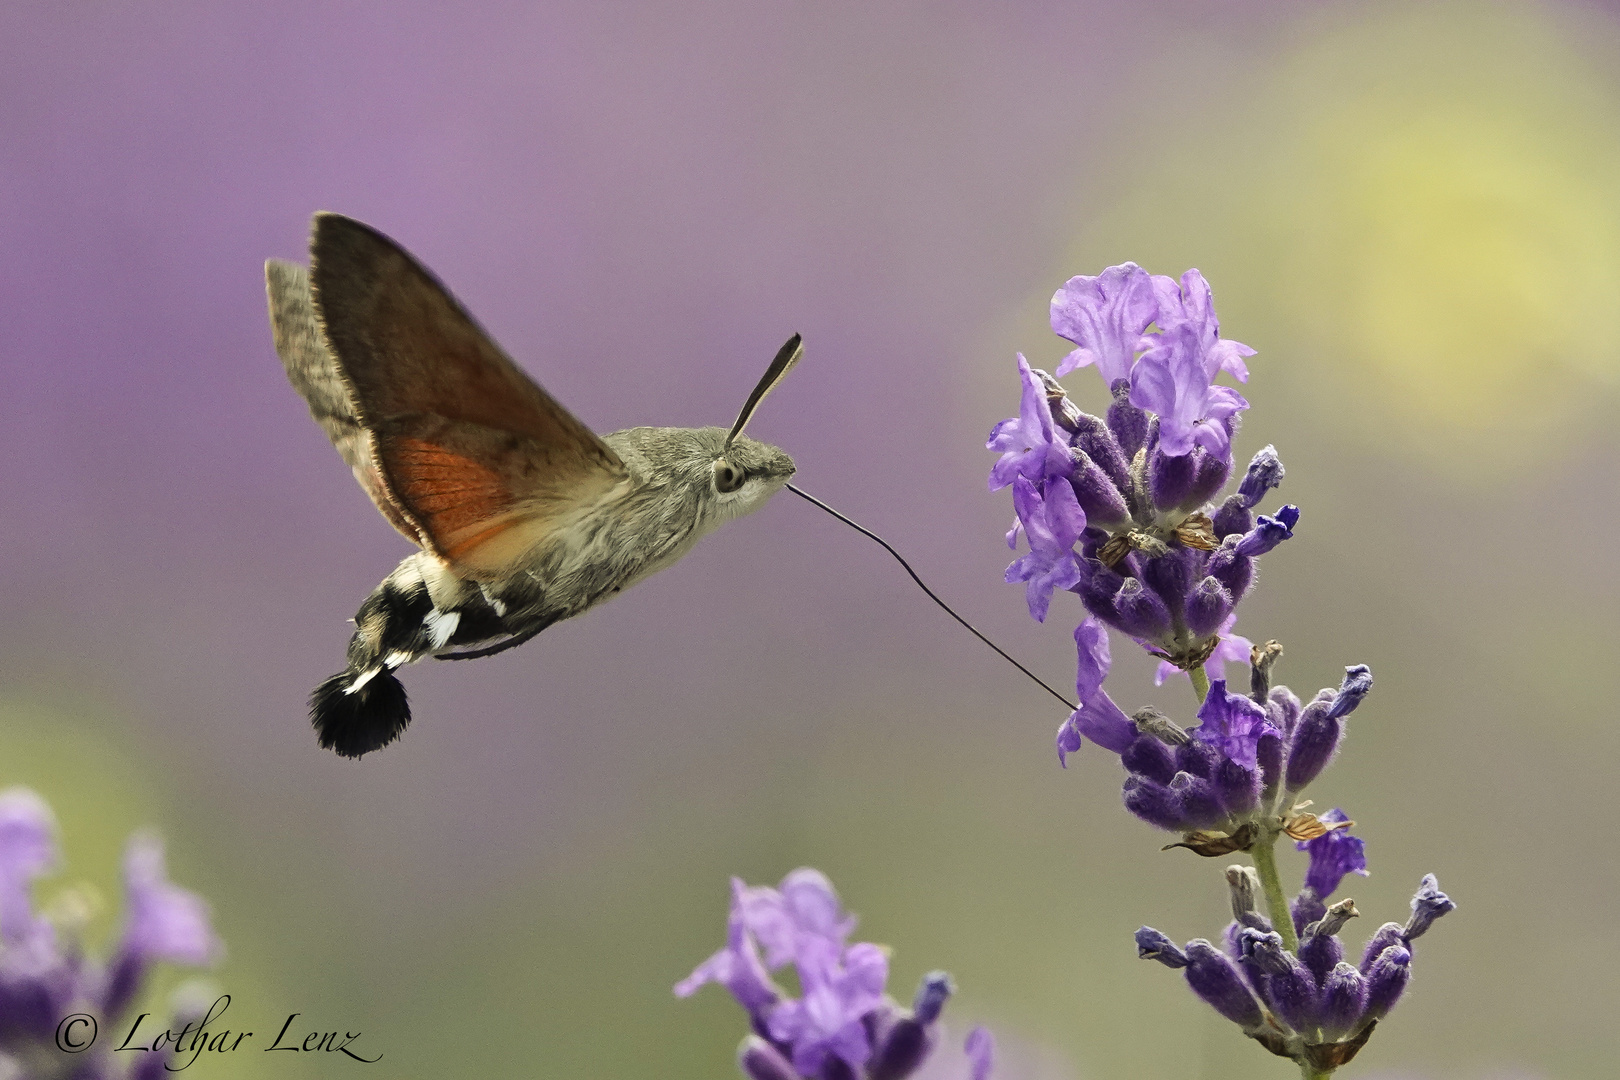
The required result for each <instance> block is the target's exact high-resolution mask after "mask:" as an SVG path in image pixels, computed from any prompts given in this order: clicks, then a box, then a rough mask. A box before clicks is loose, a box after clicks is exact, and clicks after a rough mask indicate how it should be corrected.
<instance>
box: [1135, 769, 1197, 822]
mask: <svg viewBox="0 0 1620 1080" xmlns="http://www.w3.org/2000/svg"><path fill="white" fill-rule="evenodd" d="M1183 775H1185V774H1183ZM1124 795H1125V809H1127V810H1129V811H1130V812H1131V813H1133V814H1135V815H1136V816H1137V817H1139V818H1141V819H1142V820H1143V821H1145V822H1147V823H1148V824H1149V825H1157V826H1158V827H1159V828H1161V829H1169V830H1170V831H1171V832H1180V831H1182V830H1183V829H1184V828H1185V825H1184V823H1183V821H1182V817H1181V800H1180V799H1179V798H1177V797H1176V793H1175V792H1172V791H1171V790H1170V788H1169V787H1168V786H1166V785H1164V784H1160V783H1158V782H1156V781H1153V780H1149V779H1147V778H1145V777H1141V776H1135V775H1132V776H1127V777H1126V778H1125V789H1124Z"/></svg>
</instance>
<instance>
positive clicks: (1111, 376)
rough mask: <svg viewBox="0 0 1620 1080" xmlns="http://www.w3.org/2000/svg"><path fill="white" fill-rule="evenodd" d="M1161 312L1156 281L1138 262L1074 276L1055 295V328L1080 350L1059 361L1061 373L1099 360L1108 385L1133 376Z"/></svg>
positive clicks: (1099, 369)
mask: <svg viewBox="0 0 1620 1080" xmlns="http://www.w3.org/2000/svg"><path fill="white" fill-rule="evenodd" d="M1158 313H1159V305H1158V301H1157V300H1156V299H1155V298H1154V295H1153V281H1152V279H1151V278H1149V277H1148V272H1147V271H1146V270H1143V269H1142V268H1141V267H1140V266H1137V265H1136V264H1135V263H1131V262H1128V263H1122V264H1121V265H1119V266H1110V267H1109V268H1108V269H1106V270H1104V271H1103V272H1102V273H1101V274H1098V275H1097V276H1096V277H1072V278H1070V279H1069V280H1068V281H1067V282H1065V283H1064V285H1063V287H1062V288H1061V289H1059V290H1058V291H1057V292H1056V293H1054V294H1053V295H1052V332H1053V333H1054V334H1056V335H1058V336H1059V337H1062V338H1067V339H1068V340H1070V341H1072V342H1074V344H1075V345H1076V346H1078V348H1076V349H1075V350H1074V351H1073V352H1071V353H1070V354H1069V355H1068V356H1065V357H1064V358H1063V362H1062V363H1060V364H1059V365H1058V368H1057V374H1058V377H1059V378H1062V377H1063V376H1064V375H1067V374H1068V373H1069V372H1071V371H1073V370H1075V369H1076V368H1082V367H1085V366H1086V365H1088V364H1095V365H1096V367H1097V374H1099V375H1101V376H1102V379H1103V385H1104V386H1113V385H1114V383H1115V382H1117V381H1118V380H1120V379H1128V378H1130V374H1131V366H1132V365H1133V364H1135V363H1136V354H1137V353H1139V352H1141V351H1142V350H1143V349H1144V348H1146V347H1147V345H1148V344H1149V342H1147V341H1144V340H1143V337H1142V333H1143V331H1145V330H1146V329H1147V328H1148V324H1149V323H1151V322H1152V321H1153V320H1154V318H1155V317H1157V315H1158Z"/></svg>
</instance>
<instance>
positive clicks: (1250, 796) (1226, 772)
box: [1211, 758, 1260, 817]
mask: <svg viewBox="0 0 1620 1080" xmlns="http://www.w3.org/2000/svg"><path fill="white" fill-rule="evenodd" d="M1211 783H1212V784H1213V785H1214V788H1215V797H1216V798H1217V799H1218V800H1220V804H1221V807H1222V809H1224V810H1225V811H1226V812H1227V813H1228V814H1231V815H1233V816H1234V817H1242V816H1244V815H1245V814H1248V813H1249V812H1250V811H1251V810H1253V809H1254V808H1255V807H1256V806H1258V805H1259V804H1260V772H1259V770H1258V769H1250V768H1248V767H1247V766H1245V765H1243V764H1242V763H1241V762H1238V761H1234V760H1232V759H1231V758H1222V759H1221V762H1220V764H1218V765H1217V766H1215V776H1214V778H1213V780H1212V781H1211Z"/></svg>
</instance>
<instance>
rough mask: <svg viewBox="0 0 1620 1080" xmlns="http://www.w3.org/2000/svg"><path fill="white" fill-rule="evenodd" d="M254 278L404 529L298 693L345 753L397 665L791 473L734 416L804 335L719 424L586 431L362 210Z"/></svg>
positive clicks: (574, 589)
mask: <svg viewBox="0 0 1620 1080" xmlns="http://www.w3.org/2000/svg"><path fill="white" fill-rule="evenodd" d="M265 279H266V283H267V288H268V291H269V295H270V327H271V331H272V333H273V335H274V337H275V345H276V352H277V353H278V354H279V355H280V357H281V362H282V366H283V367H284V368H285V369H286V371H287V378H288V379H289V380H290V381H291V382H292V385H293V388H294V389H296V390H297V391H298V392H299V393H300V394H301V395H303V398H304V400H305V401H306V402H308V404H309V410H310V413H311V415H312V416H313V417H314V418H315V421H316V422H317V423H318V424H320V426H321V427H322V429H324V430H325V432H326V434H327V437H328V438H330V439H331V440H332V444H333V445H334V446H336V447H337V451H338V453H339V454H340V455H342V457H343V460H344V461H345V462H346V463H347V464H348V466H349V468H350V469H351V470H353V472H354V475H355V479H357V480H358V481H359V482H360V486H361V487H362V488H364V489H365V492H366V494H367V495H369V496H371V501H372V502H374V503H375V504H376V505H377V509H378V510H380V511H382V515H383V517H385V518H387V519H388V522H389V524H391V525H392V526H394V528H396V529H398V530H399V531H400V532H401V533H403V534H404V536H405V538H406V539H408V540H410V541H411V542H412V543H414V544H416V545H417V547H418V548H419V549H420V550H419V551H417V552H415V553H414V554H412V555H410V556H408V557H407V558H406V559H405V560H404V561H403V562H401V563H400V564H399V566H397V567H396V568H395V569H394V572H393V573H391V574H389V575H388V576H387V577H386V578H384V579H383V582H382V584H381V585H378V586H377V588H376V589H375V590H374V591H373V592H372V593H371V595H370V596H369V597H367V598H366V600H365V602H364V603H363V604H361V605H360V610H359V613H358V614H357V615H356V616H355V619H354V622H355V631H354V636H353V637H352V638H351V639H350V641H349V650H348V664H347V666H346V667H345V668H344V670H342V671H341V672H339V673H338V674H336V675H333V676H332V677H331V678H329V679H327V680H326V681H325V682H323V683H321V684H320V685H319V686H318V687H316V689H315V692H314V693H313V694H312V695H311V697H310V719H311V721H312V722H313V724H314V726H315V730H316V733H317V735H318V737H319V740H320V744H321V746H323V747H328V748H330V749H332V750H335V751H336V752H337V753H339V754H341V755H343V756H344V757H359V756H361V755H362V754H366V753H369V752H370V751H372V750H376V749H379V748H380V747H383V746H386V745H387V744H389V743H390V742H392V741H394V740H395V739H396V738H398V737H399V734H400V732H402V731H403V730H404V729H405V726H406V725H407V724H408V723H410V719H411V713H410V706H409V704H408V703H407V700H406V695H405V688H404V687H403V686H402V685H401V684H400V682H399V680H398V679H397V678H396V677H395V675H394V672H395V670H396V669H398V668H399V667H401V666H403V665H405V664H409V663H412V662H413V661H416V660H419V659H421V658H422V657H424V656H432V657H434V658H436V659H440V660H467V659H472V658H475V657H481V656H491V655H493V654H495V653H498V652H502V651H504V650H506V649H510V648H513V647H514V646H517V645H521V644H523V643H524V642H525V641H528V640H529V639H530V638H532V637H534V636H535V635H536V634H538V633H540V631H542V630H544V629H545V628H546V627H548V626H550V625H551V624H552V623H555V622H558V621H559V620H562V619H567V618H571V617H572V616H575V615H578V614H580V613H581V612H583V611H586V610H588V609H590V608H592V607H594V606H595V605H597V604H599V603H601V602H602V601H604V600H607V599H609V598H610V597H612V596H613V595H615V594H616V593H619V592H621V591H623V590H624V589H625V588H627V587H629V586H630V585H633V584H635V583H636V582H637V581H640V580H641V579H642V578H644V577H646V576H647V575H648V574H651V573H653V572H654V571H656V570H661V569H663V568H664V567H666V566H668V565H670V564H671V563H673V562H675V560H677V559H679V558H680V557H681V556H682V555H684V554H686V552H688V551H689V550H691V548H692V545H693V544H695V543H696V542H697V541H698V539H699V538H701V537H702V536H703V535H704V534H706V533H708V532H710V531H711V530H713V529H714V528H715V527H716V526H718V525H720V523H721V522H724V521H727V520H729V519H731V518H735V517H741V516H742V515H744V514H747V513H751V512H753V511H754V510H757V509H759V508H760V507H761V506H763V505H764V504H765V501H766V500H767V499H769V498H770V497H771V495H773V494H775V493H776V492H777V491H778V490H779V489H781V487H782V486H783V485H784V484H786V483H787V481H788V478H789V477H791V476H792V475H793V472H794V465H793V459H792V458H790V457H788V455H787V454H785V453H784V452H782V451H781V450H779V449H777V448H776V447H774V446H769V445H767V444H765V443H761V442H757V441H755V440H753V439H750V438H748V437H747V436H745V435H743V433H742V431H743V428H744V426H745V425H746V424H747V423H748V421H749V418H750V417H752V416H753V414H754V410H755V409H756V408H758V407H759V403H760V402H761V401H762V400H763V399H764V397H765V395H766V394H768V393H769V392H770V391H771V389H772V388H773V387H775V386H776V384H777V383H778V382H780V381H781V379H782V377H783V376H785V375H786V374H787V373H788V371H789V370H790V369H791V368H792V367H793V366H794V365H795V364H796V363H798V361H799V358H800V356H801V355H803V351H804V349H803V345H802V343H801V341H800V339H799V336H798V335H797V334H795V335H794V336H793V337H792V338H790V339H788V342H787V344H785V345H783V346H782V349H781V351H779V352H778V353H777V354H776V358H775V360H773V361H772V362H771V365H770V367H769V369H768V370H767V371H766V372H765V376H764V378H762V379H761V380H760V382H759V385H758V386H756V387H754V391H753V393H751V394H750V395H749V396H748V400H747V402H746V403H745V404H744V405H743V408H742V411H741V412H740V413H739V414H738V416H737V421H736V423H734V424H732V426H731V428H730V430H729V431H728V430H726V429H725V428H719V427H702V428H655V427H636V428H628V429H626V430H624V431H615V432H613V433H612V434H610V435H603V436H597V435H596V434H594V433H592V432H591V430H590V429H589V428H587V427H586V426H585V425H584V424H582V423H580V421H578V420H577V419H575V418H574V417H573V416H572V415H571V414H570V413H569V412H568V410H567V409H564V408H563V407H562V406H561V405H560V404H558V403H557V402H556V400H554V399H553V398H552V397H551V395H549V394H547V393H546V392H545V391H544V390H542V389H541V388H540V386H539V385H538V384H537V383H535V381H534V380H533V379H531V378H529V376H528V375H526V374H524V372H523V371H522V369H520V368H519V367H518V366H517V365H516V364H514V363H513V362H512V361H511V360H510V359H509V358H508V357H507V356H506V354H505V353H504V352H502V351H501V349H500V347H499V346H498V345H496V344H495V342H494V341H493V340H491V339H490V337H489V336H488V335H487V334H485V333H484V331H483V330H482V329H480V328H479V326H478V324H477V323H476V322H474V321H473V319H472V317H471V316H470V315H468V314H467V311H466V309H464V308H463V307H462V306H461V305H460V304H459V303H457V301H456V300H455V298H454V297H453V296H451V295H450V293H449V291H448V290H447V289H445V287H444V286H443V285H441V284H440V283H439V282H438V280H437V279H435V278H434V276H433V275H432V274H431V273H429V272H428V270H427V269H426V268H425V267H423V266H422V265H421V264H420V263H418V262H417V261H416V260H415V259H414V258H412V257H411V255H410V254H409V253H408V252H407V251H405V249H404V248H402V247H400V246H399V245H398V244H397V243H395V242H394V241H393V240H390V239H389V238H388V237H386V236H384V235H383V234H382V233H380V232H378V231H377V230H375V229H373V228H371V227H370V226H368V225H365V224H362V223H361V222H358V221H355V220H354V219H352V218H347V217H343V216H342V215H340V214H330V213H321V214H317V215H315V220H314V225H313V235H312V237H311V240H310V266H309V268H308V269H307V270H306V269H305V268H304V267H302V266H299V265H297V264H295V263H289V262H282V261H280V260H277V259H271V260H270V261H268V262H267V263H266V264H265Z"/></svg>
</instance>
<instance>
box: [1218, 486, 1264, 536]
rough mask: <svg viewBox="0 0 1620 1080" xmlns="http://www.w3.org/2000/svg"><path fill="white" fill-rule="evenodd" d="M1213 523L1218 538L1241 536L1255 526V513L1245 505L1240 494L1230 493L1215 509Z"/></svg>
mask: <svg viewBox="0 0 1620 1080" xmlns="http://www.w3.org/2000/svg"><path fill="white" fill-rule="evenodd" d="M1211 524H1212V525H1213V527H1214V530H1215V539H1217V540H1225V539H1226V538H1227V537H1228V536H1237V537H1240V538H1241V537H1242V536H1243V534H1244V533H1246V532H1248V531H1249V530H1250V529H1252V528H1254V515H1253V514H1251V513H1249V508H1248V507H1246V506H1244V505H1243V499H1242V498H1241V497H1240V496H1237V495H1229V496H1227V498H1226V501H1225V502H1223V503H1221V505H1220V507H1219V508H1218V509H1217V510H1216V511H1215V516H1214V518H1213V519H1212V522H1211Z"/></svg>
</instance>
